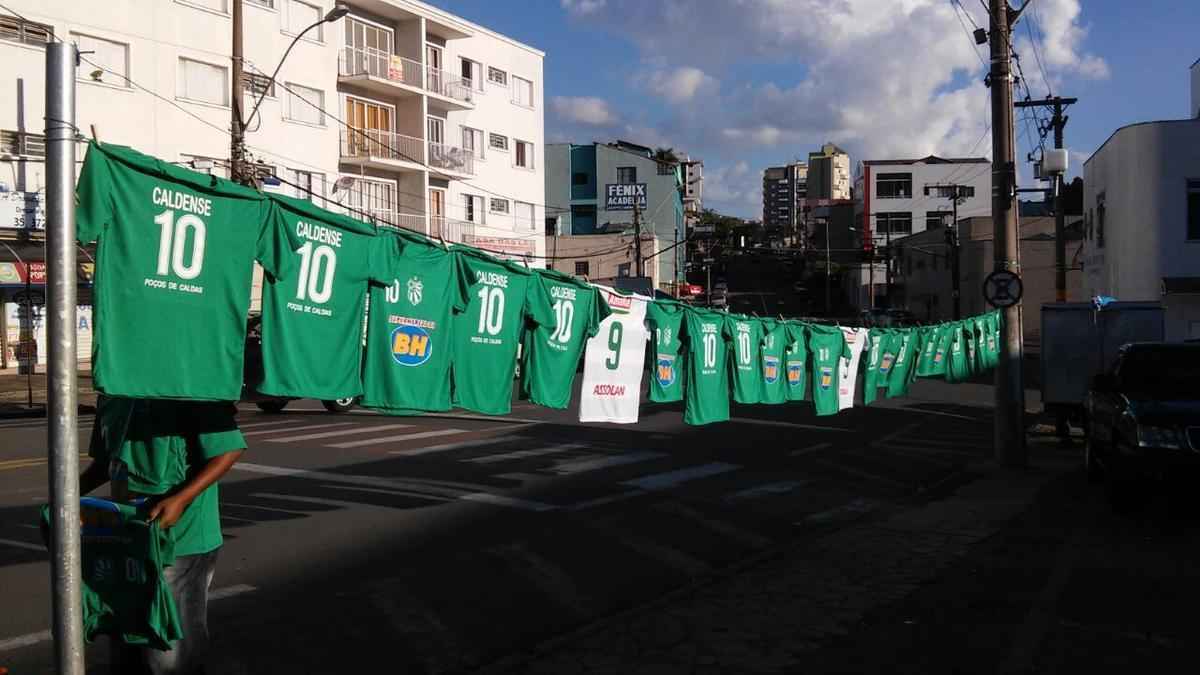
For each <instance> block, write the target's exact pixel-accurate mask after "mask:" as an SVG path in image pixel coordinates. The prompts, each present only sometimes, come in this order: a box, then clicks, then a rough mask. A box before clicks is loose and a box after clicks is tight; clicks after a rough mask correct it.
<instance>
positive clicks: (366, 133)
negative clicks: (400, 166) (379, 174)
mask: <svg viewBox="0 0 1200 675" xmlns="http://www.w3.org/2000/svg"><path fill="white" fill-rule="evenodd" d="M424 143H425V141H423V140H421V139H420V138H415V137H413V136H405V135H404V134H397V133H393V132H391V131H381V130H379V129H354V128H351V129H344V130H343V131H342V157H357V158H360V159H366V158H369V157H379V158H382V159H392V160H396V161H401V162H413V163H414V164H424V163H425V162H424V159H423V158H424V155H425V152H424V147H423V146H424Z"/></svg>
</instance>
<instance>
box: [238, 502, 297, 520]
mask: <svg viewBox="0 0 1200 675" xmlns="http://www.w3.org/2000/svg"><path fill="white" fill-rule="evenodd" d="M221 506H232V507H234V508H237V509H258V510H259V511H269V512H271V513H286V514H287V515H289V516H307V515H309V514H308V513H307V512H305V511H289V510H287V509H277V508H275V507H273V506H259V505H257V504H241V503H238V502H227V501H225V500H221Z"/></svg>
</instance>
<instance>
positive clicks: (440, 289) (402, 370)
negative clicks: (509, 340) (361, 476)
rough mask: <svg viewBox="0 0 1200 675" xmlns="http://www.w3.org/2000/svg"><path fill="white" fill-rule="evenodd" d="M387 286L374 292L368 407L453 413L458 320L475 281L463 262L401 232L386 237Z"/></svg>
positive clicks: (367, 374) (365, 370)
mask: <svg viewBox="0 0 1200 675" xmlns="http://www.w3.org/2000/svg"><path fill="white" fill-rule="evenodd" d="M379 240H380V241H382V242H384V246H383V247H382V249H381V250H382V251H383V254H382V256H381V257H382V262H381V265H382V270H381V273H382V275H383V285H379V284H374V285H372V286H371V305H370V311H369V312H368V315H367V350H366V354H367V355H366V358H365V359H364V360H363V400H362V402H363V405H364V406H367V407H370V408H381V409H385V410H390V411H393V412H397V413H401V414H411V413H412V412H415V411H428V412H444V411H447V410H449V409H450V361H451V357H452V355H453V351H454V350H453V340H452V339H451V338H452V336H453V334H454V331H455V330H456V328H455V325H454V317H455V315H456V314H458V313H461V312H463V311H465V310H466V309H467V303H468V301H470V299H471V293H472V277H471V273H470V271H469V270H468V269H467V266H466V264H465V263H464V262H463V256H462V255H461V254H459V253H455V252H450V251H447V250H446V249H444V248H442V247H441V246H438V245H436V244H433V243H430V242H427V241H424V240H421V239H417V238H416V237H413V236H410V235H405V234H402V233H392V232H384V233H381V234H380V235H379Z"/></svg>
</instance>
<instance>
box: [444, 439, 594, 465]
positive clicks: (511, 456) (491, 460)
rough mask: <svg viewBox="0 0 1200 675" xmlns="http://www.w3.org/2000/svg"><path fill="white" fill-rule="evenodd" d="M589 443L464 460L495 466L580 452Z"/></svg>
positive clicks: (569, 444)
mask: <svg viewBox="0 0 1200 675" xmlns="http://www.w3.org/2000/svg"><path fill="white" fill-rule="evenodd" d="M586 447H587V443H564V444H562V445H549V446H546V447H544V448H532V449H530V450H514V451H513V452H505V453H502V454H499V455H484V456H483V457H473V458H471V459H464V460H463V461H464V462H472V463H475V464H493V463H496V462H507V461H509V460H513V459H525V458H528V457H542V456H545V455H553V454H556V453H560V452H567V451H569V450H578V449H579V448H586Z"/></svg>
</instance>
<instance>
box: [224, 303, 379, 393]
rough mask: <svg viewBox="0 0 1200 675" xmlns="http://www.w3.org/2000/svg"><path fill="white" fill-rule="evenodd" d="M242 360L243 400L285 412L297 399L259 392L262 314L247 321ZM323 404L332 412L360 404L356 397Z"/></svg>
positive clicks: (260, 380) (261, 364)
mask: <svg viewBox="0 0 1200 675" xmlns="http://www.w3.org/2000/svg"><path fill="white" fill-rule="evenodd" d="M242 358H243V362H242V379H243V382H242V400H243V401H248V402H252V403H254V405H256V406H258V409H259V410H262V411H263V412H269V413H278V412H283V409H284V408H285V407H287V404H288V403H290V402H291V401H294V400H295V399H291V398H279V397H276V396H267V395H265V394H260V393H258V385H259V384H260V383H262V380H263V358H262V316H261V315H255V316H251V317H250V319H249V320H248V321H247V322H246V348H245V351H244V352H243V356H242ZM321 405H323V406H325V409H326V410H328V411H329V412H332V413H343V412H347V411H349V410H352V409H353V408H354V407H355V406H356V405H358V399H356V398H339V399H336V400H332V401H321Z"/></svg>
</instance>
